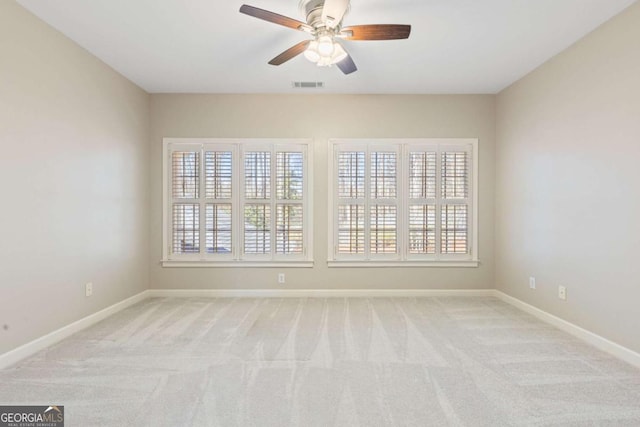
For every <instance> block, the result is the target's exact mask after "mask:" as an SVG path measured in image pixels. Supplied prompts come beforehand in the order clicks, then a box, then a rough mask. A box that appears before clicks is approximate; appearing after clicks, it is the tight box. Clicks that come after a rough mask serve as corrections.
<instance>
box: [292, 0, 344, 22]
mask: <svg viewBox="0 0 640 427" xmlns="http://www.w3.org/2000/svg"><path fill="white" fill-rule="evenodd" d="M324 1H325V0H302V1H300V11H301V12H302V13H303V14H304V16H305V17H306V20H307V24H309V25H311V26H312V27H313V28H315V29H319V28H323V27H325V26H326V22H323V21H322V10H323V9H324ZM350 8H351V5H349V6H348V7H347V11H346V12H345V15H346V14H347V12H349V9H350ZM343 18H344V17H343ZM339 24H340V23H336V25H334V27H336V28H337V27H339Z"/></svg>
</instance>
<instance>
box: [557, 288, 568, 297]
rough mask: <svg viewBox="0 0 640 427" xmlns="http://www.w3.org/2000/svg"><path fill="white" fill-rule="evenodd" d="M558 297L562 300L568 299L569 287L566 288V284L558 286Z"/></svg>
mask: <svg viewBox="0 0 640 427" xmlns="http://www.w3.org/2000/svg"><path fill="white" fill-rule="evenodd" d="M558 298H560V299H562V300H566V299H567V288H565V287H564V286H558Z"/></svg>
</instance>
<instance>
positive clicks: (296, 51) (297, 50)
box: [269, 40, 311, 65]
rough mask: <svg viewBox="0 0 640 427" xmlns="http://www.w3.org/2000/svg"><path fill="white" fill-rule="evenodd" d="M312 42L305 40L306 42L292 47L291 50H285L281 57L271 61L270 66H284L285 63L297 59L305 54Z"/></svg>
mask: <svg viewBox="0 0 640 427" xmlns="http://www.w3.org/2000/svg"><path fill="white" fill-rule="evenodd" d="M310 42H311V41H310V40H305V41H302V42H300V43H298V44H297V45H295V46H293V47H290V48H289V49H287V50H285V51H284V52H282V53H281V54H280V55H278V56H276V57H275V58H273V59H272V60H271V61H269V64H271V65H280V64H284V63H285V62H287V61H288V60H290V59H291V58H295V57H296V56H298V55H300V54H301V53H302V52H304V51H305V50H306V49H307V46H309V43H310Z"/></svg>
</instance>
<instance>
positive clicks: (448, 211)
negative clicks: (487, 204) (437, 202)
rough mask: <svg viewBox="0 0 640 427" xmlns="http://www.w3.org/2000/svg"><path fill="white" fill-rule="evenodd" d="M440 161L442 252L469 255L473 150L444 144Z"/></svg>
mask: <svg viewBox="0 0 640 427" xmlns="http://www.w3.org/2000/svg"><path fill="white" fill-rule="evenodd" d="M440 161H441V165H440V191H441V196H440V197H441V208H440V252H441V253H442V254H443V255H446V254H468V253H469V214H470V209H469V204H470V200H469V194H470V192H469V187H470V182H469V179H470V178H469V177H470V153H469V151H466V150H465V151H462V150H453V149H451V148H450V147H444V148H443V149H442V150H441V154H440Z"/></svg>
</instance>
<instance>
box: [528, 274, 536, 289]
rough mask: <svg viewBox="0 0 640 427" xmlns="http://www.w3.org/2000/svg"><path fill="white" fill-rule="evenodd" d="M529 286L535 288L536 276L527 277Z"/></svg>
mask: <svg viewBox="0 0 640 427" xmlns="http://www.w3.org/2000/svg"><path fill="white" fill-rule="evenodd" d="M529 288H531V289H535V288H536V278H535V277H529Z"/></svg>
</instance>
